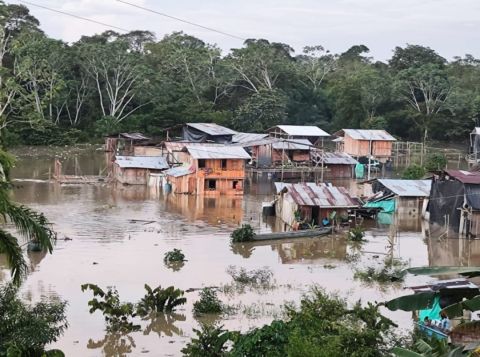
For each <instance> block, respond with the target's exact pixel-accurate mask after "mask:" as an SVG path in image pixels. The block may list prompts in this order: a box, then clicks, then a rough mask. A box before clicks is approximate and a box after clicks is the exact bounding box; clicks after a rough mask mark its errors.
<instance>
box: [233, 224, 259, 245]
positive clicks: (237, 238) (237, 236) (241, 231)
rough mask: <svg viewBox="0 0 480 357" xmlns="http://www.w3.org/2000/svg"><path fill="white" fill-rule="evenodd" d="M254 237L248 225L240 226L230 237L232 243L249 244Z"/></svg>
mask: <svg viewBox="0 0 480 357" xmlns="http://www.w3.org/2000/svg"><path fill="white" fill-rule="evenodd" d="M254 236H255V233H254V232H253V228H252V226H251V225H249V224H242V226H241V227H240V228H237V229H235V230H234V231H233V232H232V234H231V235H230V237H231V238H232V242H233V243H239V242H250V241H252V240H253V237H254Z"/></svg>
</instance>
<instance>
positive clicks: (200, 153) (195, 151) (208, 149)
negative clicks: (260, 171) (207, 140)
mask: <svg viewBox="0 0 480 357" xmlns="http://www.w3.org/2000/svg"><path fill="white" fill-rule="evenodd" d="M187 150H188V152H189V153H190V155H191V156H192V157H193V158H194V159H244V160H249V159H251V157H250V155H248V153H247V152H246V151H245V150H244V149H243V148H242V147H241V146H225V145H221V146H198V145H197V146H190V145H187Z"/></svg>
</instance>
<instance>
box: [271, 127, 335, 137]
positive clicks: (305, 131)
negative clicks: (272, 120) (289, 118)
mask: <svg viewBox="0 0 480 357" xmlns="http://www.w3.org/2000/svg"><path fill="white" fill-rule="evenodd" d="M275 128H279V129H280V130H282V131H284V132H285V133H286V134H288V135H291V136H312V137H313V136H318V137H321V136H330V134H329V133H327V132H326V131H324V130H322V129H320V128H319V127H318V126H313V125H277V126H274V127H273V128H270V129H269V131H271V130H274V129H275Z"/></svg>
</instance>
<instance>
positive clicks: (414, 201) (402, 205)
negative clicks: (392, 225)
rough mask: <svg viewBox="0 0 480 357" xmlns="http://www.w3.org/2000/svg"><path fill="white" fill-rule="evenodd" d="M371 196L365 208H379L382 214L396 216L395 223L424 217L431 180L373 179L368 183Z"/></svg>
mask: <svg viewBox="0 0 480 357" xmlns="http://www.w3.org/2000/svg"><path fill="white" fill-rule="evenodd" d="M367 184H369V185H370V187H369V189H370V190H371V193H372V195H371V196H370V197H369V198H368V199H367V201H368V202H367V203H366V204H365V207H366V208H380V209H382V210H383V213H390V214H392V215H393V214H396V217H397V223H399V224H402V223H403V222H408V221H409V220H415V219H418V218H419V217H424V215H425V212H426V210H427V206H428V202H429V197H430V191H431V187H432V180H393V179H374V180H371V181H368V182H367Z"/></svg>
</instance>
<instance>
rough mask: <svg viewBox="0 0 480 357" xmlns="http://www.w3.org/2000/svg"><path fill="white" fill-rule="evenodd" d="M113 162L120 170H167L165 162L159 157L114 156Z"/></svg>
mask: <svg viewBox="0 0 480 357" xmlns="http://www.w3.org/2000/svg"><path fill="white" fill-rule="evenodd" d="M115 162H116V163H117V165H118V166H120V167H121V168H122V169H123V168H131V169H150V170H163V169H168V163H167V160H166V159H165V158H164V157H161V156H116V157H115Z"/></svg>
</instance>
